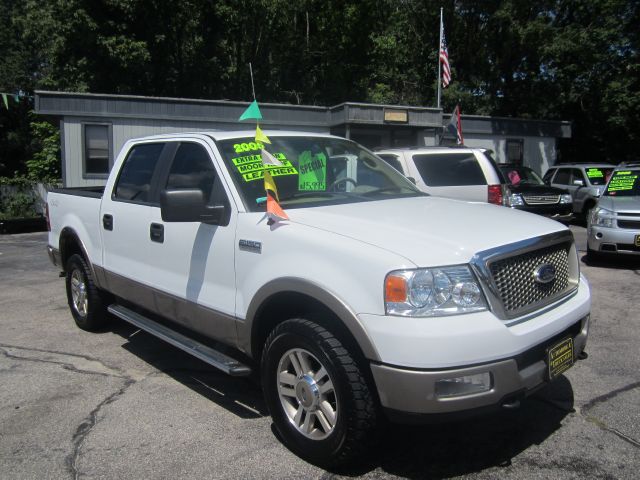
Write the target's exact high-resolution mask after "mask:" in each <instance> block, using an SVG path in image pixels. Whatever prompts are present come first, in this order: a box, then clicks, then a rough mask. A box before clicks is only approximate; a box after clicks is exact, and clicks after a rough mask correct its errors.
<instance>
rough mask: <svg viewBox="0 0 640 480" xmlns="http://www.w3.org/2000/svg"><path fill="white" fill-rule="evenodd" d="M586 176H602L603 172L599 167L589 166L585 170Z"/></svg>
mask: <svg viewBox="0 0 640 480" xmlns="http://www.w3.org/2000/svg"><path fill="white" fill-rule="evenodd" d="M587 177H589V178H602V177H604V173H603V172H602V170H600V169H599V168H590V169H588V170H587Z"/></svg>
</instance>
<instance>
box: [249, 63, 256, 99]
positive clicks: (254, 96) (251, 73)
mask: <svg viewBox="0 0 640 480" xmlns="http://www.w3.org/2000/svg"><path fill="white" fill-rule="evenodd" d="M249 74H250V75H251V91H252V92H253V99H254V100H255V99H256V87H254V85H253V68H251V62H249Z"/></svg>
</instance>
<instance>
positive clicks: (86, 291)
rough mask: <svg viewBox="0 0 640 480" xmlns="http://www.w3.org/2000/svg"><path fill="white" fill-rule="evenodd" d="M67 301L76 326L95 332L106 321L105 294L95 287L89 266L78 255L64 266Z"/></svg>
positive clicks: (70, 258)
mask: <svg viewBox="0 0 640 480" xmlns="http://www.w3.org/2000/svg"><path fill="white" fill-rule="evenodd" d="M66 272H67V276H66V287H67V301H68V303H69V309H70V310H71V315H72V316H73V319H74V320H75V322H76V325H78V327H80V328H81V329H83V330H89V331H95V330H98V329H100V328H101V327H103V326H104V325H105V324H106V322H107V320H108V318H109V317H108V314H107V305H106V304H107V301H106V300H107V294H106V293H104V292H102V291H100V290H99V289H98V287H96V285H95V283H94V281H93V277H92V275H91V269H90V268H89V265H88V264H87V262H86V261H85V259H84V258H82V257H81V256H80V255H77V254H76V255H72V256H71V257H69V260H67V265H66Z"/></svg>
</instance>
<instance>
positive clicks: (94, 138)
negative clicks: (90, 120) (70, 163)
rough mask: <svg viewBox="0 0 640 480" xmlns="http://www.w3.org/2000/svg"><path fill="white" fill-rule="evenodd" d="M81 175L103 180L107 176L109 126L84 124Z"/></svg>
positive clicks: (109, 146)
mask: <svg viewBox="0 0 640 480" xmlns="http://www.w3.org/2000/svg"><path fill="white" fill-rule="evenodd" d="M82 128H83V138H82V141H83V147H84V148H83V152H82V167H83V168H82V173H83V176H84V177H85V178H104V177H106V176H107V175H108V174H109V159H110V151H111V142H110V139H111V136H110V135H109V133H110V132H109V129H110V126H109V125H100V124H84V125H83V126H82Z"/></svg>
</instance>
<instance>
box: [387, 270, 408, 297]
mask: <svg viewBox="0 0 640 480" xmlns="http://www.w3.org/2000/svg"><path fill="white" fill-rule="evenodd" d="M384 298H385V301H387V302H393V303H398V302H406V301H407V280H406V279H405V278H404V277H400V276H396V275H388V276H387V279H386V281H385V285H384Z"/></svg>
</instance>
